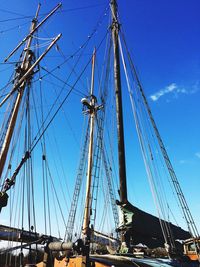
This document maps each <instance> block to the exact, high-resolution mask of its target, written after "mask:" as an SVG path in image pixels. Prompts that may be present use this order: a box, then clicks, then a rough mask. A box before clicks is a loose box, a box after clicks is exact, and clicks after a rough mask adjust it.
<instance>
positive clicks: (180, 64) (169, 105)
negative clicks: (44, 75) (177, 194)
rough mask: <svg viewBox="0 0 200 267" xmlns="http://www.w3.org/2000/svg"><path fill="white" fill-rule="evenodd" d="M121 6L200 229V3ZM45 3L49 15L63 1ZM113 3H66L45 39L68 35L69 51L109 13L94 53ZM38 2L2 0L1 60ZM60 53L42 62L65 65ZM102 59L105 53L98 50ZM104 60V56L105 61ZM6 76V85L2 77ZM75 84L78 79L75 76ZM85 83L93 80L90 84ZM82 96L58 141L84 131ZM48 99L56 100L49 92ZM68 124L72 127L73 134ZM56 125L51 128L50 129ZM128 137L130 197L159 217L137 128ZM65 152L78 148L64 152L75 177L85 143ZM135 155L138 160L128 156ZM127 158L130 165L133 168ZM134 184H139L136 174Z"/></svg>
mask: <svg viewBox="0 0 200 267" xmlns="http://www.w3.org/2000/svg"><path fill="white" fill-rule="evenodd" d="M118 3H119V10H120V21H121V23H122V27H123V30H124V32H125V35H126V40H127V43H128V46H129V50H130V51H131V54H132V55H133V58H134V62H135V64H136V67H137V70H138V73H139V76H140V79H141V82H142V84H143V86H144V90H145V93H146V96H147V99H148V101H149V104H150V107H151V109H152V112H153V115H154V117H155V121H156V123H157V126H158V128H159V131H160V133H161V136H162V138H163V141H164V143H165V145H166V147H167V150H168V153H169V156H170V158H171V161H172V164H173V166H174V168H175V171H176V173H177V176H178V178H179V181H180V183H181V186H182V188H183V192H184V193H185V195H186V199H188V204H189V206H190V207H191V211H192V213H193V216H194V218H195V221H196V223H197V225H198V227H199V229H200V222H199V215H198V214H199V212H198V211H199V209H200V197H199V186H198V185H199V178H200V139H199V136H200V124H199V117H200V107H199V99H200V75H199V74H200V54H199V47H200V28H199V23H200V18H199V8H200V3H199V1H198V0H191V1H189V0H186V1H180V0H175V1H172V0H169V1H159V0H127V1H124V0H119V1H118ZM41 4H42V7H41V14H44V13H46V12H47V11H49V10H50V9H51V8H52V7H53V6H55V5H56V4H57V2H56V1H55V0H53V1H51V2H49V1H41ZM107 5H108V1H105V0H98V1H95V4H94V1H92V0H87V1H80V0H79V1H78V0H74V1H71V0H69V1H65V2H64V3H63V8H62V10H63V12H61V13H59V12H58V14H57V15H55V16H54V18H52V19H50V21H49V22H48V23H47V24H46V25H45V26H44V27H43V29H42V30H41V32H40V33H41V36H45V37H47V36H48V37H49V36H50V37H52V36H55V35H56V34H58V33H60V32H62V33H63V38H62V40H61V41H60V42H59V46H60V48H61V50H62V51H63V53H64V54H65V55H70V54H72V53H73V52H74V51H75V50H76V49H78V47H79V46H80V45H82V44H83V43H84V42H85V40H87V38H88V35H90V34H91V32H92V31H93V29H94V27H95V25H96V22H97V20H98V18H99V17H100V16H101V15H102V14H103V13H106V15H105V18H104V19H103V20H102V26H99V27H98V30H97V33H96V34H95V36H94V38H93V39H92V40H91V43H90V46H89V48H90V51H92V47H94V45H98V43H99V42H100V40H101V38H102V33H103V32H104V26H106V25H107V24H108V15H107V13H108V12H107V11H105V9H106V7H107ZM36 7H37V1H35V0H34V1H30V2H29V3H28V4H27V1H25V0H21V1H19V2H18V3H16V1H14V0H6V1H5V0H1V4H0V14H1V20H2V21H1V22H0V38H1V51H0V60H1V62H2V61H3V59H4V57H5V55H7V54H8V53H9V52H10V51H11V50H12V48H14V47H15V45H16V44H17V43H18V42H19V41H20V40H21V38H23V37H24V35H25V33H26V32H28V28H29V24H28V22H30V19H29V18H26V19H18V18H20V17H23V16H29V15H30V16H31V15H34V13H35V9H36ZM11 12H13V14H12V13H11ZM14 13H16V14H14ZM10 18H17V20H15V21H13V20H11V21H6V22H5V21H4V22H3V20H6V19H10ZM15 25H19V27H18V28H17V29H14V30H12V28H13V27H15ZM88 51H89V49H88ZM55 53H56V52H55V50H54V51H53V52H51V53H50V55H49V56H47V58H46V59H45V60H44V61H43V63H42V65H43V66H46V65H47V64H50V66H52V67H53V66H56V65H57V64H59V63H60V61H62V60H60V58H58V57H54V54H55ZM18 55H19V54H18ZM18 55H16V57H15V59H17V56H18ZM86 56H87V55H86ZM101 56H102V54H100V57H101ZM50 57H52V60H51V62H50V63H49V59H51V58H50ZM87 60H88V57H87ZM99 62H101V61H100V60H99ZM81 64H82V65H81ZM83 65H84V63H80V66H79V67H78V68H77V72H79V71H80V70H81V66H83ZM2 68H3V67H2ZM4 68H5V66H4ZM69 69H70V66H65V68H63V69H62V71H60V73H59V72H57V73H56V74H57V75H61V77H62V78H65V75H66V73H67V72H68V71H69ZM4 73H5V72H4ZM89 75H90V70H88V71H87V75H86V76H87V79H88V80H89V79H90V78H89V77H90V76H89ZM74 79H75V78H74ZM2 80H3V82H4V83H6V79H4V76H3V77H2ZM70 82H71V83H73V80H72V81H70ZM84 83H85V84H87V82H85V81H84ZM81 86H82V85H81V84H80V83H79V84H78V89H80V91H82V92H84V93H86V90H84V89H82V88H81ZM86 87H87V85H86ZM45 88H47V87H45ZM50 88H53V87H50ZM54 89H55V88H54ZM45 90H51V89H45ZM47 93H48V91H47ZM80 97H81V96H79V95H78V96H77V95H75V94H74V95H72V96H71V99H70V101H71V103H72V104H70V102H69V103H68V104H67V105H66V106H65V108H66V114H67V116H68V120H69V122H70V126H69V125H68V128H66V129H65V128H63V130H62V131H61V132H60V134H61V136H60V138H59V140H58V143H60V145H61V146H62V139H63V138H64V135H65V134H67V135H68V136H69V138H72V139H73V136H74V135H75V136H76V138H77V139H78V140H79V138H80V137H79V133H80V131H81V125H82V122H81V120H82V115H81V107H80V108H77V109H74V108H73V107H74V106H75V105H79V104H78V103H79V101H80ZM49 99H50V102H51V101H52V99H51V97H50V98H49ZM124 101H125V102H127V103H128V97H126V96H125V97H124ZM125 104H126V103H125ZM68 106H69V108H68ZM127 111H128V113H126V115H127V117H126V118H125V123H127V122H129V119H130V118H131V116H132V115H131V114H130V110H128V109H127ZM76 116H78V119H76ZM60 117H61V116H60V115H59V116H58V119H56V120H57V121H59V119H60ZM127 124H128V123H127ZM56 127H57V126H55V128H56ZM70 127H72V128H73V132H72V131H71V130H70ZM50 130H51V131H53V130H52V128H51V129H50ZM65 131H66V132H65ZM130 133H131V134H130ZM126 135H128V136H127V137H128V138H127V139H128V140H129V141H130V144H131V146H130V144H129V143H128V144H127V146H126V150H127V176H128V185H129V188H131V190H130V192H129V198H130V200H131V202H132V203H136V204H137V205H138V206H139V207H140V208H143V209H145V210H146V211H147V212H152V213H154V214H155V208H154V207H153V204H151V203H152V197H151V195H150V190H149V189H148V183H147V181H146V180H147V179H146V174H145V171H144V166H143V162H142V156H141V154H140V149H139V145H138V142H137V136H136V133H135V128H134V125H133V126H129V125H128V130H127V131H126ZM132 136H133V140H132ZM129 141H128V142H129ZM78 142H79V141H78ZM65 149H68V150H70V151H71V150H73V151H74V153H71V154H70V156H67V155H66V156H65V157H66V162H68V163H67V164H66V165H67V172H68V173H69V175H71V176H72V175H74V173H75V169H76V167H77V162H78V157H77V154H78V156H79V150H80V148H79V145H76V144H75V145H70V144H66V147H65ZM61 151H62V149H61ZM62 152H63V151H62ZM132 152H133V155H134V156H133V158H132V157H131V156H130V155H131V153H132ZM129 163H130V165H131V167H129ZM132 166H133V167H132ZM70 167H72V169H73V171H72V170H70ZM72 173H73V174H72ZM134 176H135V177H142V178H141V179H140V183H141V192H142V193H141V192H140V190H138V187H137V185H134V179H135V178H134ZM132 177H133V178H132ZM136 183H138V180H137V178H136ZM72 185H73V182H71V181H70V182H69V186H72ZM139 187H140V185H139ZM70 191H71V190H70ZM144 192H147V194H146V197H145V199H144V198H142V199H141V194H143V193H144ZM71 194H72V192H71ZM180 220H181V219H180ZM181 225H182V223H181Z"/></svg>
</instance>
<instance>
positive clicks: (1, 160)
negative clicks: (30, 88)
mask: <svg viewBox="0 0 200 267" xmlns="http://www.w3.org/2000/svg"><path fill="white" fill-rule="evenodd" d="M38 12H39V7H38V9H37V12H36V17H35V18H34V19H33V21H32V25H31V31H33V30H34V28H35V27H36V23H37V16H38ZM60 37H61V34H59V35H58V36H57V37H56V38H55V39H54V40H53V41H52V42H51V44H50V45H49V46H48V48H47V49H46V50H45V52H44V53H43V54H42V55H41V56H40V57H39V58H38V59H37V60H36V62H34V63H33V64H32V65H31V60H32V52H31V51H30V46H31V41H32V35H30V37H29V39H28V40H27V45H26V47H25V49H24V51H25V55H24V58H23V62H22V64H21V67H20V69H21V71H22V73H23V72H25V74H24V75H23V76H22V77H20V78H19V80H18V81H17V83H16V84H15V85H14V87H13V89H12V91H11V92H10V93H9V94H8V95H7V96H6V97H5V99H4V100H3V101H2V102H1V103H0V106H1V105H3V104H4V103H5V101H6V100H7V99H8V98H9V97H10V96H11V95H12V94H13V93H14V92H15V91H16V90H17V89H18V94H17V98H16V100H15V103H14V108H13V112H12V115H11V119H10V122H9V127H8V130H7V133H6V136H5V139H4V143H3V146H2V149H1V152H0V177H1V176H2V172H3V169H4V165H5V162H6V158H7V154H8V149H9V146H10V142H11V138H12V135H13V131H14V127H15V124H16V120H17V115H18V111H19V108H20V104H21V100H22V97H23V93H24V89H25V86H26V82H27V79H28V78H29V77H31V74H32V73H33V69H34V68H35V66H37V65H38V64H39V62H40V61H41V60H42V59H43V58H44V56H45V55H46V54H47V53H48V51H49V50H50V49H51V48H52V46H53V45H54V44H55V43H56V42H57V41H58V39H59V38H60Z"/></svg>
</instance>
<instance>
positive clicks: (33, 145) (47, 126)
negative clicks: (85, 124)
mask: <svg viewBox="0 0 200 267" xmlns="http://www.w3.org/2000/svg"><path fill="white" fill-rule="evenodd" d="M107 34H108V31H107V32H106V34H105V36H104V37H103V39H102V41H101V42H100V44H99V46H98V47H97V49H96V51H98V50H99V48H100V46H101V45H102V43H103V41H104V39H105V38H106V36H107ZM91 59H92V57H91V58H90V59H89V61H88V62H87V64H86V66H85V67H84V69H83V70H82V72H81V73H80V75H79V76H78V78H77V80H76V81H75V83H74V84H73V86H72V87H71V89H70V90H69V92H68V93H67V95H66V96H65V98H64V99H63V101H62V102H61V104H60V106H59V107H58V108H57V110H56V112H55V113H54V115H53V116H52V118H51V119H50V121H49V122H48V124H47V125H46V127H45V128H44V130H43V131H42V133H41V134H40V136H39V137H38V139H36V138H37V135H38V134H36V137H35V138H34V139H33V140H36V142H35V144H34V143H32V146H31V149H30V152H32V151H33V149H34V148H35V146H36V145H37V143H38V142H39V140H40V139H41V137H42V135H43V134H44V133H45V132H46V130H47V129H48V128H49V126H50V124H51V123H52V121H53V120H54V118H55V117H56V115H57V114H58V112H59V111H60V109H61V108H62V106H63V105H64V103H65V101H66V100H67V98H68V97H69V95H70V94H71V92H72V91H73V89H74V87H75V86H76V84H77V83H78V81H79V79H80V77H82V75H83V73H84V72H85V70H86V69H87V67H88V65H89V64H90V62H91ZM46 119H47V118H46Z"/></svg>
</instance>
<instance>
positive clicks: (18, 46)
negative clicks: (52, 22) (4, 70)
mask: <svg viewBox="0 0 200 267" xmlns="http://www.w3.org/2000/svg"><path fill="white" fill-rule="evenodd" d="M61 6H62V4H61V3H59V4H58V5H57V6H56V7H55V8H54V9H53V10H52V11H51V12H50V13H49V14H48V15H47V16H46V17H45V18H44V19H43V20H42V21H41V22H40V23H39V24H38V25H36V26H35V28H32V30H31V31H30V33H29V34H28V35H27V36H26V37H25V38H24V39H23V40H22V41H21V42H20V43H19V44H18V45H17V46H16V47H15V49H13V51H12V52H11V53H10V54H9V55H8V56H7V58H6V59H5V60H4V62H6V61H8V59H9V58H10V57H11V56H12V55H13V54H14V53H15V52H16V51H17V50H18V49H19V48H20V46H21V45H22V44H23V43H25V42H26V40H28V39H29V38H30V37H31V36H32V35H33V34H34V32H36V31H37V29H38V28H39V27H40V26H41V25H42V24H43V23H44V22H45V21H46V20H47V19H48V18H49V17H51V16H52V15H53V14H54V13H55V12H56V11H57V10H58V9H59V8H60V7H61ZM39 8H40V4H39V5H38V10H37V12H38V11H39ZM37 12H36V15H37Z"/></svg>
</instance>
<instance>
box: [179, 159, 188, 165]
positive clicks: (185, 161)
mask: <svg viewBox="0 0 200 267" xmlns="http://www.w3.org/2000/svg"><path fill="white" fill-rule="evenodd" d="M179 163H180V164H186V163H187V160H185V159H181V160H180V161H179Z"/></svg>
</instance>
